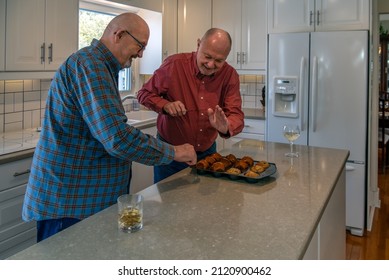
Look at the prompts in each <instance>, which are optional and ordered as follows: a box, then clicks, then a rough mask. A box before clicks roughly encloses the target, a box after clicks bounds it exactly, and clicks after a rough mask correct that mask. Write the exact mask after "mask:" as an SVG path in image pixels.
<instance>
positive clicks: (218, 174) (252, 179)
mask: <svg viewBox="0 0 389 280" xmlns="http://www.w3.org/2000/svg"><path fill="white" fill-rule="evenodd" d="M257 162H258V161H254V164H255V163H257ZM195 169H196V171H197V174H199V175H206V174H211V175H213V176H214V177H227V178H229V179H231V180H239V179H241V180H246V181H247V182H248V183H257V182H259V181H261V180H262V179H264V178H267V177H269V176H271V175H273V174H274V173H276V172H277V166H276V164H275V163H272V162H269V167H268V168H267V169H266V170H265V171H263V172H262V173H260V174H259V176H258V177H247V176H245V175H244V174H245V173H246V172H247V171H249V170H250V169H247V170H245V171H244V172H242V173H241V174H237V175H235V174H229V173H227V172H216V171H212V170H209V169H198V168H195Z"/></svg>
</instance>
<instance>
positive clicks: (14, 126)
mask: <svg viewBox="0 0 389 280" xmlns="http://www.w3.org/2000/svg"><path fill="white" fill-rule="evenodd" d="M22 129H23V122H16V123H5V124H4V132H12V131H20V130H22Z"/></svg>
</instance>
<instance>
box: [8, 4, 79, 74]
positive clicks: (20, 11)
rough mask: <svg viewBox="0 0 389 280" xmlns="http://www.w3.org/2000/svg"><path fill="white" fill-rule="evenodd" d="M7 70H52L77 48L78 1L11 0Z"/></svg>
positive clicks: (9, 7)
mask: <svg viewBox="0 0 389 280" xmlns="http://www.w3.org/2000/svg"><path fill="white" fill-rule="evenodd" d="M6 21H7V22H6V61H5V70H6V71H46V70H48V71H53V70H57V68H58V67H59V66H60V65H61V64H62V62H64V61H65V59H66V58H67V57H68V56H69V55H70V54H71V53H72V52H74V51H76V50H77V49H78V0H66V1H63V0H8V1H7V19H6Z"/></svg>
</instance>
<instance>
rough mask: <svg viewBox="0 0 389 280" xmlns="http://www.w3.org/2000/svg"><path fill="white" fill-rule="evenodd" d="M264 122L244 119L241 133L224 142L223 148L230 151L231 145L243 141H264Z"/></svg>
mask: <svg viewBox="0 0 389 280" xmlns="http://www.w3.org/2000/svg"><path fill="white" fill-rule="evenodd" d="M265 133H266V122H265V120H262V119H247V118H245V119H244V127H243V130H242V132H241V133H239V134H238V135H236V136H233V137H231V138H229V139H225V140H224V148H226V149H230V148H231V147H232V145H234V144H235V143H238V142H239V141H241V140H243V139H254V140H261V141H265Z"/></svg>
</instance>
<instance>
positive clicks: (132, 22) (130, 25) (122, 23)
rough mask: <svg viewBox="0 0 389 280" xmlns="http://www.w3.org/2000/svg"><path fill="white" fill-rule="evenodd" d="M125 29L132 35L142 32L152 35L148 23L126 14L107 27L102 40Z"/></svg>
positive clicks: (115, 18)
mask: <svg viewBox="0 0 389 280" xmlns="http://www.w3.org/2000/svg"><path fill="white" fill-rule="evenodd" d="M118 28H123V29H125V30H128V31H129V32H131V33H133V32H134V33H135V32H136V31H138V30H140V31H141V32H146V33H147V35H149V34H150V30H149V26H148V25H147V23H146V21H145V20H144V19H143V18H141V17H140V16H138V15H137V14H134V13H124V14H120V15H118V16H116V17H114V18H113V19H112V20H111V21H110V23H109V24H108V25H107V27H106V29H105V31H104V33H103V36H102V38H104V37H106V36H109V34H111V33H113V32H115V30H116V29H118Z"/></svg>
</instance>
